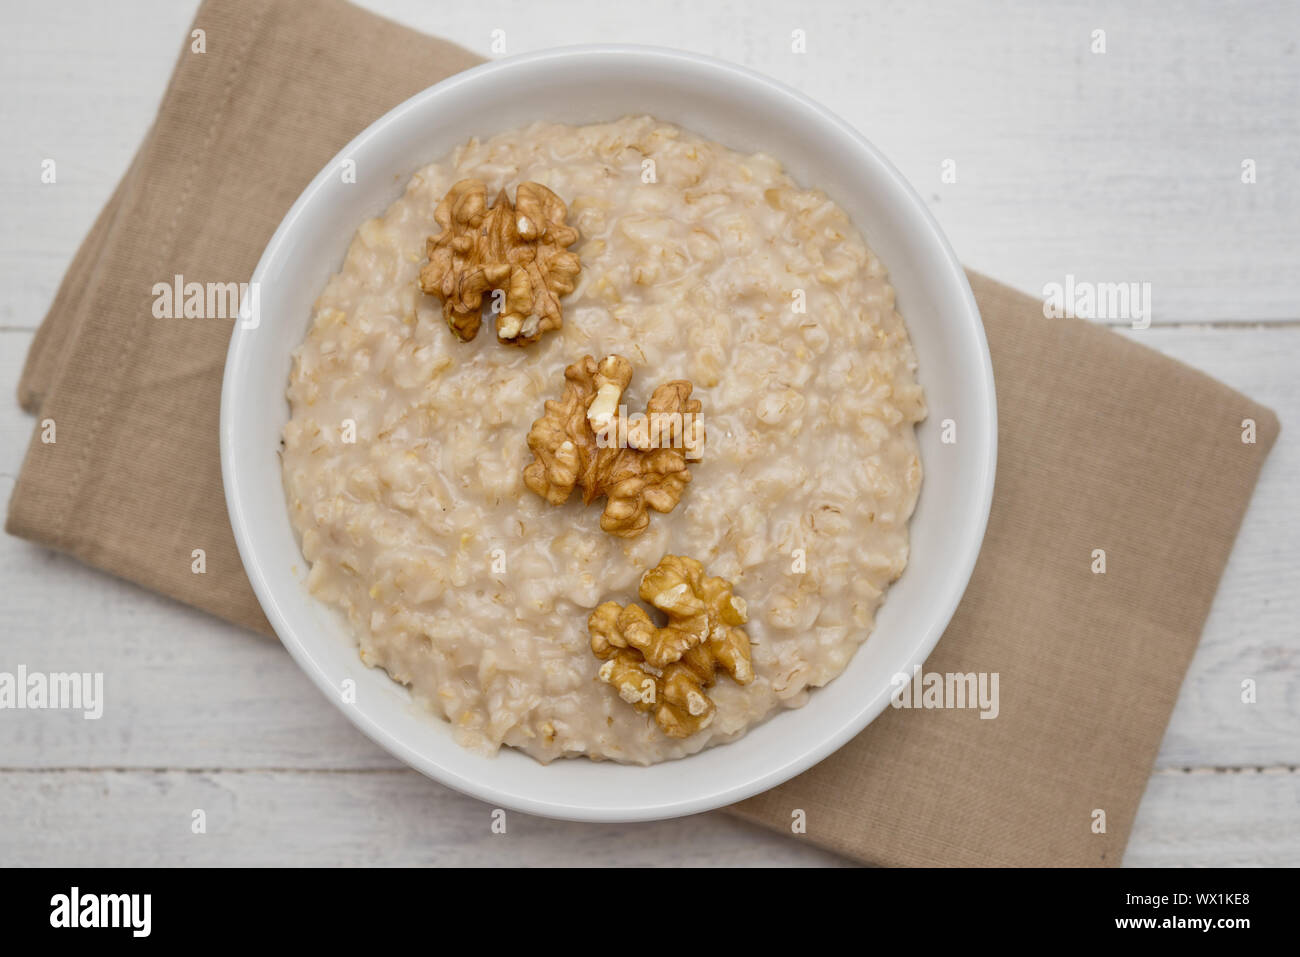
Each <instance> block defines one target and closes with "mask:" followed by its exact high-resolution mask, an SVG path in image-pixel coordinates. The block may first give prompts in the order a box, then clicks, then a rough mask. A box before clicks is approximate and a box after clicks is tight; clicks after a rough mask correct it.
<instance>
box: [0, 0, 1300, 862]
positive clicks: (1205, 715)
mask: <svg viewBox="0 0 1300 957" xmlns="http://www.w3.org/2000/svg"><path fill="white" fill-rule="evenodd" d="M364 5H365V6H367V7H370V8H372V9H374V10H376V11H377V12H380V13H384V14H385V15H388V16H390V17H392V18H393V19H396V20H400V21H402V22H406V23H409V24H411V25H412V26H415V27H417V28H420V29H424V30H426V31H429V32H435V33H439V34H441V35H443V36H446V37H449V38H451V39H454V40H456V41H458V42H460V43H462V44H464V45H465V46H467V47H470V48H471V49H474V50H476V51H478V52H480V53H482V54H484V55H489V54H490V53H491V50H490V44H491V42H492V31H493V30H497V29H501V30H504V31H505V42H506V44H507V49H508V52H510V53H520V52H526V51H528V50H532V49H539V48H542V47H546V46H552V45H558V44H564V43H579V42H598V41H624V42H642V43H658V44H665V45H670V46H677V47H682V48H685V49H691V50H697V51H700V52H705V53H710V54H713V55H716V56H721V57H723V58H726V59H729V60H733V61H737V62H741V63H744V64H746V65H749V66H751V67H753V68H755V69H758V70H761V71H762V72H765V73H768V74H770V75H772V76H775V77H777V78H779V79H782V80H784V81H786V82H788V83H791V84H792V85H794V86H796V87H799V88H801V89H803V90H805V91H806V92H808V93H810V94H811V95H813V96H815V97H817V98H818V99H820V100H821V101H823V102H825V103H826V104H827V105H829V106H830V107H831V108H832V109H834V110H836V111H837V112H839V113H840V114H841V115H843V116H844V117H845V118H846V119H848V120H849V121H850V122H852V123H854V124H855V125H856V126H858V127H859V128H860V129H862V130H863V131H864V132H865V133H866V134H867V135H868V136H869V137H870V138H871V139H872V140H873V141H875V142H876V144H877V145H879V146H880V147H881V148H882V149H884V151H885V152H886V153H887V154H888V155H889V156H890V157H891V158H892V159H893V160H894V161H895V163H897V164H898V166H899V167H900V168H901V169H902V170H903V172H904V173H905V174H906V175H907V176H908V178H909V179H911V181H912V182H913V183H914V184H915V185H916V186H917V188H918V190H919V191H920V192H921V193H922V195H923V196H925V198H926V199H927V201H928V202H929V203H930V205H931V208H932V209H933V210H934V211H935V213H936V215H937V216H938V217H939V219H940V221H941V222H942V224H943V225H944V228H945V229H946V230H947V231H948V234H949V237H950V239H951V240H952V242H953V244H954V246H955V247H956V248H957V250H958V252H959V254H960V255H961V256H962V257H963V259H964V260H965V261H966V262H967V263H969V264H970V265H972V266H974V267H976V268H980V269H982V270H984V271H986V272H988V273H990V274H991V275H994V276H997V277H998V278H1001V279H1003V280H1005V281H1007V282H1010V283H1012V284H1013V285H1017V286H1019V287H1021V288H1024V289H1026V290H1028V291H1030V292H1035V293H1037V292H1039V291H1040V290H1041V288H1042V286H1043V284H1044V283H1046V282H1049V281H1061V280H1063V279H1064V276H1065V275H1066V274H1067V273H1072V274H1074V275H1075V276H1076V277H1078V278H1080V279H1086V280H1093V281H1138V282H1150V283H1151V284H1152V298H1153V305H1154V321H1155V323H1157V325H1158V326H1159V327H1158V328H1153V329H1150V330H1146V331H1135V332H1127V333H1126V334H1128V335H1132V336H1134V337H1135V338H1139V339H1141V340H1142V341H1144V342H1147V343H1148V344H1150V345H1153V346H1154V347H1156V348H1158V349H1160V350H1162V351H1164V352H1166V353H1168V354H1170V355H1172V356H1174V357H1176V358H1179V359H1181V360H1183V361H1185V362H1188V363H1189V364H1191V365H1194V366H1196V367H1198V368H1201V369H1204V370H1205V371H1207V372H1208V373H1210V374H1211V375H1214V376H1216V377H1218V378H1220V379H1222V380H1224V381H1225V382H1227V383H1229V384H1230V385H1233V386H1234V387H1236V388H1239V389H1241V390H1242V391H1244V392H1246V393H1247V394H1248V395H1250V396H1252V397H1253V398H1255V399H1258V400H1260V401H1262V402H1264V403H1266V404H1268V405H1270V406H1272V407H1273V408H1274V409H1275V410H1276V411H1277V412H1278V414H1279V416H1280V417H1281V419H1282V421H1283V429H1284V431H1283V436H1282V439H1281V441H1280V443H1279V445H1278V446H1277V447H1276V448H1275V450H1274V452H1273V455H1272V457H1271V458H1270V460H1269V462H1268V465H1267V467H1266V469H1265V471H1264V474H1263V476H1262V477H1261V480H1260V485H1259V488H1258V491H1257V493H1256V496H1255V500H1254V503H1253V505H1252V507H1251V509H1250V512H1249V513H1248V515H1247V517H1246V522H1245V525H1244V527H1243V529H1242V533H1241V536H1240V538H1239V540H1238V543H1237V547H1236V550H1235V552H1234V554H1233V557H1232V561H1231V563H1230V565H1229V567H1228V570H1227V573H1226V575H1225V577H1224V581H1223V585H1222V588H1221V589H1220V592H1219V595H1218V597H1217V599H1216V602H1215V606H1214V609H1213V612H1212V613H1211V616H1210V620H1209V623H1208V624H1207V627H1206V631H1205V635H1204V637H1203V639H1202V642H1201V647H1200V650H1199V651H1198V653H1197V656H1196V659H1195V661H1194V662H1193V664H1192V667H1191V671H1190V673H1189V675H1188V678H1187V681H1186V683H1185V685H1184V687H1183V691H1182V695H1181V697H1180V699H1179V703H1178V707H1177V709H1176V710H1175V712H1174V715H1173V717H1172V719H1171V721H1170V725H1169V730H1168V733H1167V735H1166V738H1165V741H1164V746H1163V748H1162V750H1161V754H1160V758H1159V760H1158V769H1157V772H1156V773H1155V775H1154V776H1153V777H1152V780H1151V783H1150V786H1149V788H1148V791H1147V794H1146V798H1145V800H1144V802H1143V805H1142V809H1141V812H1140V814H1139V817H1138V821H1137V824H1136V826H1135V830H1134V834H1133V838H1132V841H1131V843H1130V845H1129V851H1128V855H1127V857H1126V863H1128V864H1131V865H1140V864H1147V865H1164V864H1169V865H1204V864H1216V863H1221V864H1234V865H1238V864H1239V865H1249V864H1298V863H1300V773H1298V771H1297V768H1298V767H1300V651H1297V636H1298V634H1300V625H1298V624H1297V622H1300V589H1297V587H1296V584H1297V570H1298V569H1300V509H1298V508H1297V506H1296V494H1295V486H1296V480H1297V477H1300V448H1297V445H1296V443H1295V442H1294V439H1293V432H1294V429H1295V428H1296V427H1297V426H1296V423H1297V422H1300V375H1297V373H1296V360H1297V358H1300V296H1298V295H1297V293H1300V278H1297V270H1296V268H1295V263H1296V262H1297V260H1300V227H1298V226H1297V223H1300V189H1297V188H1296V187H1297V182H1298V181H1300V176H1298V175H1297V173H1298V172H1300V125H1298V124H1297V123H1296V122H1295V103H1296V101H1297V99H1300V59H1298V58H1297V52H1296V40H1297V36H1300V12H1298V11H1300V8H1297V7H1296V6H1295V5H1293V4H1290V3H1259V4H1254V5H1251V6H1248V7H1244V8H1233V9H1232V10H1230V11H1227V12H1225V11H1223V10H1222V9H1221V8H1220V6H1219V5H1217V4H1210V3H1196V4H1185V3H1177V4H1175V3H1157V4H1144V5H1133V4H1123V3H1102V4H1090V5H1089V9H1088V10H1087V11H1086V12H1081V11H1079V10H1076V9H1074V8H1073V7H1072V6H1066V5H1061V6H1056V5H1053V4H1043V3H1038V2H1032V0H1017V2H1010V3H1000V4H997V5H994V6H990V7H988V8H987V9H979V8H976V7H973V6H971V5H961V6H960V7H958V6H954V8H953V10H952V12H951V13H948V14H941V13H937V12H935V11H934V10H933V9H932V8H929V7H923V5H917V4H907V3H901V2H900V3H878V4H872V5H858V4H855V3H853V2H851V0H839V2H835V3H826V4H822V5H818V6H814V5H806V4H794V3H790V2H789V0H785V2H781V0H728V2H725V3H718V4H700V3H696V2H693V0H673V2H671V3H668V4H664V5H660V6H657V7H656V8H655V9H653V10H651V9H650V8H648V7H645V6H643V5H640V4H626V5H623V4H604V5H598V4H591V3H589V2H575V0H560V2H556V0H552V2H550V3H547V4H534V5H527V6H523V5H517V4H513V3H504V2H499V0H486V2H478V3H475V4H470V5H464V4H436V5H430V4H425V3H421V2H419V0H366V2H365V4H364ZM194 6H195V4H194V3H193V2H189V3H185V2H174V0H147V2H146V0H140V2H137V3H135V4H133V5H132V6H131V8H123V7H115V6H110V5H102V4H98V3H94V2H93V0H76V2H68V3H63V4H57V5H56V4H42V5H37V4H29V5H24V6H22V7H20V8H9V7H6V8H5V9H4V10H3V11H0V89H2V90H3V102H4V107H5V114H4V116H5V120H6V124H5V125H6V133H7V136H6V139H5V141H4V145H3V146H0V204H2V205H3V208H4V209H5V216H4V217H3V218H2V219H0V279H2V280H3V284H4V288H5V290H6V295H5V296H4V297H3V298H0V393H2V394H0V495H3V496H4V497H5V498H7V496H8V492H9V489H10V488H11V487H12V482H13V476H14V475H15V474H16V473H17V470H18V467H19V464H20V462H21V457H22V453H23V450H24V448H25V446H26V442H27V438H28V436H29V435H30V431H31V428H32V422H31V419H30V418H29V417H28V416H26V415H25V414H24V413H22V412H21V411H19V410H18V408H17V405H16V403H15V401H14V398H13V396H14V388H15V386H16V383H17V377H18V372H19V370H20V368H21V364H22V359H23V356H24V354H25V351H26V348H27V345H28V343H29V342H30V341H31V335H32V333H31V330H32V329H33V328H34V327H35V326H36V325H37V324H38V323H39V321H40V319H41V317H42V315H43V314H44V311H45V309H46V307H47V306H48V304H49V301H50V299H51V297H52V296H53V293H54V290H55V288H56V286H57V284H58V281H59V278H60V276H61V275H62V272H63V270H64V268H65V267H66V265H67V263H68V261H69V259H70V258H71V256H72V253H73V252H74V251H75V249H76V246H77V244H78V242H79V241H80V239H81V237H82V235H83V234H84V232H85V230H86V229H88V228H89V226H90V223H91V221H92V220H93V218H94V216H95V214H96V213H97V212H98V210H99V207H100V206H101V205H102V203H103V202H104V200H106V199H107V197H108V195H109V193H110V192H111V190H112V187H113V185H114V184H115V183H116V180H117V178H118V176H120V174H121V173H122V171H123V170H124V169H125V167H126V164H127V162H128V161H129V159H130V157H131V155H132V154H133V153H134V150H135V148H136V146H137V145H138V143H139V140H140V138H141V137H142V136H143V134H144V132H145V130H146V129H147V127H148V125H149V123H150V121H151V120H152V117H153V113H154V110H155V109H156V106H157V103H158V101H159V99H160V97H161V95H162V92H163V89H164V87H165V84H166V80H167V77H168V75H169V73H170V71H171V68H172V64H173V62H174V59H175V56H176V51H177V49H178V46H179V44H180V41H181V38H182V37H183V35H184V32H185V29H186V27H187V26H188V24H189V22H190V19H191V17H192V14H193V9H194ZM796 29H801V30H804V31H806V35H807V43H808V53H806V54H803V55H798V54H792V53H791V52H790V36H791V31H792V30H796ZM1096 29H1104V30H1105V31H1106V43H1107V52H1106V53H1105V54H1094V53H1091V52H1090V44H1091V42H1092V31H1093V30H1096ZM45 158H54V159H56V161H57V162H58V170H59V179H58V184H57V186H53V187H49V186H41V185H40V183H39V172H40V163H41V161H42V160H43V159H45ZM950 158H951V159H954V160H955V161H956V164H957V173H958V176H957V182H956V183H948V184H945V183H943V182H941V180H940V169H941V164H942V162H943V161H944V160H945V159H950ZM1247 158H1249V159H1254V160H1255V161H1256V166H1257V171H1258V182H1257V183H1255V184H1253V185H1247V184H1243V183H1242V182H1241V162H1242V160H1243V159H1247ZM0 583H2V584H3V588H2V589H0V594H2V595H3V599H2V600H0V636H2V637H0V670H6V669H9V670H11V669H12V667H14V666H16V665H17V664H18V663H22V664H26V665H27V666H28V667H29V668H31V669H36V670H68V669H78V670H90V671H103V672H105V675H106V685H107V687H106V694H107V696H108V698H109V701H110V702H111V705H110V707H109V708H108V709H107V710H106V712H105V715H104V717H103V718H102V719H101V720H100V721H97V722H96V721H84V720H82V719H81V718H80V717H79V716H77V715H73V714H61V713H48V712H46V713H40V714H33V713H30V712H4V713H0V864H26V863H50V864H73V863H88V864H110V863H128V864H144V863H250V864H262V863H267V864H270V863H279V864H285V863H304V864H306V863H312V864H333V863H341V864H346V863H380V862H385V863H408V864H421V863H430V864H432V863H444V864H453V863H460V864H475V863H478V864H505V863H509V864H541V863H557V864H564V863H574V864H585V863H610V864H616V863H627V864H671V863H694V864H737V865H751V864H782V865H808V864H834V863H839V862H838V860H837V859H836V858H834V857H832V856H831V855H828V854H825V853H823V852H820V851H818V850H816V849H815V848H812V847H810V846H808V845H805V844H801V843H799V842H798V841H797V840H795V839H793V838H786V837H781V836H776V835H770V834H767V833H766V832H763V831H760V830H758V829H755V828H752V827H749V826H748V825H744V824H741V823H739V822H735V821H732V820H730V819H727V818H724V817H721V816H719V815H706V816H701V817H697V818H692V819H688V820H683V821H672V822H663V823H660V824H654V825H642V826H635V827H621V826H607V827H587V826H581V825H573V824H562V823H557V822H548V821H542V820H539V819H535V818H528V817H526V816H523V815H511V816H510V823H509V828H508V832H507V834H506V835H505V836H493V835H492V834H491V832H490V830H489V828H488V824H489V819H488V809H487V808H486V807H484V806H483V805H481V804H479V803H477V802H475V801H473V800H471V799H468V798H464V797H461V796H459V795H456V794H454V793H452V792H450V791H448V790H446V789H445V788H442V787H440V786H438V785H435V784H433V783H431V782H428V781H426V780H424V779H423V778H421V777H420V776H419V775H417V774H415V773H413V772H410V771H408V770H406V769H404V768H402V767H401V766H400V765H399V764H398V763H397V762H396V761H394V760H393V759H392V758H390V757H388V756H387V755H386V754H385V753H384V752H382V751H381V750H379V749H378V748H377V747H375V746H374V745H372V744H371V743H370V742H369V741H368V740H366V739H365V738H364V737H363V736H362V735H361V734H360V733H359V732H356V731H355V730H353V728H352V727H351V725H350V724H348V723H347V721H346V720H345V719H344V718H343V717H342V716H341V715H340V714H339V713H338V712H337V711H336V710H335V709H334V708H333V707H332V706H331V705H330V704H329V703H328V702H326V701H325V700H324V699H323V698H322V697H321V696H320V695H319V694H318V693H317V692H316V691H315V689H314V688H312V686H311V685H310V683H309V682H308V680H307V679H306V678H305V677H304V676H303V675H302V674H301V673H300V672H299V671H298V669H297V668H296V666H295V665H293V663H292V662H291V661H290V660H289V658H288V657H287V656H286V655H285V654H284V653H283V652H282V651H281V649H280V648H279V646H278V645H277V644H275V643H273V642H270V641H267V640H265V639H262V638H259V637H257V636H254V635H250V634H247V633H244V632H241V631H239V630H238V629H235V628H232V627H230V626H227V625H224V624H222V623H221V622H218V621H215V620H213V619H210V618H208V617H206V616H204V615H201V614H199V613H197V612H194V611H192V610H190V609H188V608H184V607H181V606H179V605H177V604H175V603H174V602H171V601H169V600H167V599H163V598H160V597H158V596H156V595H152V594H149V593H146V592H144V591H142V590H141V589H139V588H136V587H134V586H132V585H129V584H125V583H123V582H120V581H116V580H114V579H111V578H109V577H108V576H105V575H103V574H100V573H98V572H94V571H91V570H89V569H86V568H84V567H81V566H79V565H78V564H77V563H75V562H73V561H70V560H69V559H66V558H64V557H61V556H58V555H53V554H50V553H48V552H45V551H43V550H41V549H39V548H36V547H34V546H31V545H29V544H27V543H25V542H20V541H17V540H14V539H11V538H7V537H5V538H0ZM1244 677H1253V678H1255V679H1256V680H1257V682H1258V686H1259V700H1258V702H1257V703H1256V704H1254V705H1245V704H1242V703H1241V702H1240V692H1239V689H1240V682H1241V679H1242V678H1244ZM196 808H201V809H203V810H204V811H205V812H206V814H207V824H208V832H207V833H206V834H204V835H194V834H192V833H191V829H190V822H191V812H192V811H193V810H194V809H196Z"/></svg>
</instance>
